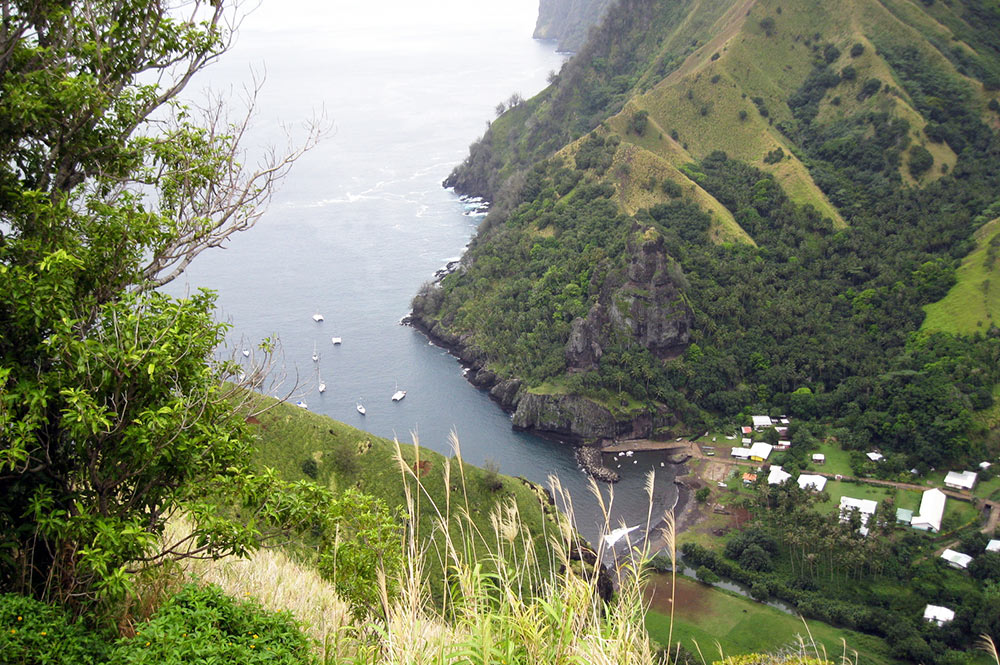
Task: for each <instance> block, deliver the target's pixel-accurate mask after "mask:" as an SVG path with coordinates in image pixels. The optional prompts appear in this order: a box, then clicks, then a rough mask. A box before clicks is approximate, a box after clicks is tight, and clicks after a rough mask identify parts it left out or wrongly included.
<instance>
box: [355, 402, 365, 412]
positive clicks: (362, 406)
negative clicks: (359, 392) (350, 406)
mask: <svg viewBox="0 0 1000 665" xmlns="http://www.w3.org/2000/svg"><path fill="white" fill-rule="evenodd" d="M357 409H358V413H360V414H361V415H365V413H366V412H365V405H364V404H362V403H361V402H358V406H357Z"/></svg>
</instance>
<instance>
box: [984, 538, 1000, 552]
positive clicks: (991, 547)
mask: <svg viewBox="0 0 1000 665" xmlns="http://www.w3.org/2000/svg"><path fill="white" fill-rule="evenodd" d="M986 551H987V552H1000V540H991V541H990V542H988V543H986Z"/></svg>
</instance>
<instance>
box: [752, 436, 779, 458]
mask: <svg viewBox="0 0 1000 665" xmlns="http://www.w3.org/2000/svg"><path fill="white" fill-rule="evenodd" d="M773 449H774V446H772V445H771V444H770V443H764V442H763V441H757V442H756V443H754V444H753V445H752V446H750V459H751V460H753V461H754V462H766V461H767V458H768V457H770V455H771V451H772V450H773Z"/></svg>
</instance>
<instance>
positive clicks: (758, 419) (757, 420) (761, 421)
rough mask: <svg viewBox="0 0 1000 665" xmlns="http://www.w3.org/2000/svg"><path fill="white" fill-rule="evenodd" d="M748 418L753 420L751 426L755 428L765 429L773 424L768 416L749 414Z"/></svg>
mask: <svg viewBox="0 0 1000 665" xmlns="http://www.w3.org/2000/svg"><path fill="white" fill-rule="evenodd" d="M750 419H751V420H753V428H754V429H755V430H762V429H767V428H768V427H773V426H774V423H773V422H772V421H771V417H770V416H750Z"/></svg>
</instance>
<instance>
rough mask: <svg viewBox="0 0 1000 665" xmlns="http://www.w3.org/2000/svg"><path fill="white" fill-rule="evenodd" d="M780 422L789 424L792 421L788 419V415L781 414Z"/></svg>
mask: <svg viewBox="0 0 1000 665" xmlns="http://www.w3.org/2000/svg"><path fill="white" fill-rule="evenodd" d="M778 422H779V423H781V424H782V425H788V424H789V423H791V422H792V421H790V420H789V419H788V416H781V417H780V418H778Z"/></svg>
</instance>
